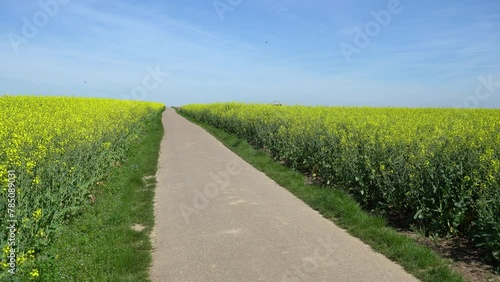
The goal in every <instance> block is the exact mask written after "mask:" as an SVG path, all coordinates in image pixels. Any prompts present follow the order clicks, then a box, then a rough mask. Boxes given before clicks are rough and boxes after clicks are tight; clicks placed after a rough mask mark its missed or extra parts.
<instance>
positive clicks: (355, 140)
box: [181, 103, 500, 260]
mask: <svg viewBox="0 0 500 282" xmlns="http://www.w3.org/2000/svg"><path fill="white" fill-rule="evenodd" d="M181 110H182V112H184V113H186V114H188V115H190V116H192V117H194V118H195V119H198V120H201V121H203V122H207V123H209V124H211V125H213V126H215V127H218V128H221V129H224V130H226V131H228V132H231V133H234V134H236V135H238V136H239V137H241V138H244V139H246V140H247V141H249V142H250V143H251V144H253V145H255V146H256V147H258V148H263V149H265V150H266V151H268V152H270V154H271V155H272V156H273V157H274V158H275V159H276V160H280V161H282V162H284V163H285V164H287V165H288V166H290V167H292V168H294V169H296V170H299V171H302V172H304V173H305V174H307V175H309V176H310V177H311V178H313V179H314V180H315V181H317V182H320V183H322V184H324V185H329V186H336V187H345V188H344V189H346V190H347V191H348V192H349V193H350V194H351V195H353V196H354V197H355V198H356V199H357V200H358V201H359V202H360V203H361V204H362V205H363V206H364V207H365V208H367V209H368V210H371V211H375V212H380V213H386V214H389V215H392V216H394V215H397V216H398V217H400V218H402V219H405V220H408V221H410V222H412V223H413V224H417V225H420V226H422V227H424V228H425V229H426V230H427V231H428V232H429V233H441V234H452V235H453V234H462V235H469V236H471V237H472V238H474V240H475V241H476V242H477V243H478V244H479V245H482V246H483V247H485V248H487V249H489V250H490V251H491V254H492V257H494V258H495V259H497V260H500V110H486V109H484V110H479V109H478V110H464V109H407V108H347V107H304V106H292V107H281V106H273V105H245V104H238V103H231V104H212V105H188V106H184V107H182V109H181Z"/></svg>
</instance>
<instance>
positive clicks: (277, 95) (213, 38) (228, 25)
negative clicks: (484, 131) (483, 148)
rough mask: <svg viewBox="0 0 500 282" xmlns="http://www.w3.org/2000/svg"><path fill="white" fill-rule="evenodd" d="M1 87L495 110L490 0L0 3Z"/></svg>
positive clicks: (499, 104) (184, 99)
mask: <svg viewBox="0 0 500 282" xmlns="http://www.w3.org/2000/svg"><path fill="white" fill-rule="evenodd" d="M0 94H10V95H14V94H22V95H67V96H83V97H107V98H116V99H131V100H146V101H156V102H161V103H164V104H166V105H167V106H181V105H186V104H191V103H212V102H227V101H239V102H248V103H273V102H275V101H279V102H280V103H282V104H303V105H329V106H391V107H468V108H475V107H490V108H500V1H498V0H468V1H466V0H441V1H434V0H432V1H431V0H421V1H412V0H399V1H398V0H382V1H378V0H377V1H373V0H352V1H338V0H316V1H299V0H252V1H249V0H215V1H214V0H192V1H186V0H184V1H180V0H171V1H159V0H142V1H135V0H79V1H77V0H41V1H31V0H23V1H20V0H1V1H0Z"/></svg>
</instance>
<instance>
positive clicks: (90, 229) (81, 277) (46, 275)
mask: <svg viewBox="0 0 500 282" xmlns="http://www.w3.org/2000/svg"><path fill="white" fill-rule="evenodd" d="M162 136H163V126H162V123H161V114H159V115H158V117H157V118H155V119H154V121H153V122H151V123H150V124H149V125H148V130H147V132H146V135H145V139H144V140H143V141H142V142H141V143H140V144H138V145H137V146H136V148H133V149H132V150H131V155H130V156H129V158H128V159H127V161H126V162H125V163H122V164H117V165H116V166H115V167H114V168H113V170H112V172H111V173H110V175H109V176H108V177H106V178H105V179H104V180H103V181H101V182H99V183H98V184H97V187H96V189H95V195H94V196H93V197H92V198H91V199H90V202H92V204H90V205H89V206H88V207H87V208H86V209H85V211H84V212H83V213H82V215H81V216H79V217H77V218H75V219H74V220H73V221H72V222H71V223H69V224H68V225H66V226H64V227H62V229H61V230H60V231H59V232H58V234H57V236H56V238H55V240H54V241H53V242H52V244H51V246H50V247H49V249H48V251H47V253H48V254H50V255H47V257H46V259H45V260H44V262H43V263H42V265H41V267H40V268H41V269H40V280H43V281H147V280H148V279H149V278H148V277H149V275H148V270H149V265H150V262H151V247H152V245H151V241H150V237H149V234H150V232H151V230H152V228H153V225H154V207H153V198H154V188H155V184H156V179H155V178H154V177H152V178H149V177H145V176H154V175H155V173H156V170H157V162H158V154H159V148H160V142H161V139H162ZM134 227H135V228H134Z"/></svg>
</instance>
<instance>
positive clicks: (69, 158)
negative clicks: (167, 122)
mask: <svg viewBox="0 0 500 282" xmlns="http://www.w3.org/2000/svg"><path fill="white" fill-rule="evenodd" d="M163 109H164V106H163V105H161V104H157V103H143V102H133V101H120V100H112V99H91V98H68V97H32V96H2V97H0V187H1V188H0V189H1V190H0V192H1V193H2V195H3V196H2V197H0V225H1V228H0V249H2V250H3V252H2V254H0V270H2V272H1V273H0V280H2V277H3V278H6V276H2V275H7V270H8V269H9V265H8V262H9V260H8V257H7V255H8V254H9V253H10V252H11V251H12V249H13V248H14V249H15V250H16V254H17V257H16V268H17V269H16V275H20V277H25V278H31V279H35V278H37V277H39V272H38V270H37V269H36V267H35V266H36V260H37V259H38V257H37V254H38V253H39V252H40V251H41V250H42V249H43V247H44V246H46V245H48V244H49V242H50V239H51V238H52V235H53V234H54V232H55V230H56V229H57V227H58V226H60V225H61V224H63V223H64V220H65V219H67V218H68V217H70V216H71V215H74V214H76V213H78V212H79V211H80V209H81V207H82V205H83V204H84V203H85V202H87V201H88V198H89V196H90V193H91V190H90V189H91V188H93V187H94V186H95V183H96V182H97V181H99V180H100V179H101V178H102V177H103V176H105V175H106V173H108V172H109V170H110V168H111V166H112V164H113V163H115V162H116V161H119V160H123V159H124V158H125V157H126V153H127V150H129V149H131V148H132V147H131V146H133V145H134V144H135V143H137V142H138V141H140V140H141V134H142V132H143V130H144V128H145V124H146V123H147V122H148V121H149V120H151V119H152V118H153V117H154V116H155V115H156V114H157V113H158V112H160V111H162V110H163ZM10 178H13V179H10ZM9 183H14V184H15V185H11V186H12V187H11V186H9ZM11 188H12V189H11ZM14 188H15V189H14ZM12 191H15V192H14V193H11V192H12ZM8 199H14V200H15V201H14V202H10V201H8ZM9 220H10V221H9ZM11 220H15V228H13V230H14V231H15V245H12V246H10V245H9V244H8V237H9V229H6V228H5V227H6V226H9V225H10V224H11V223H10V222H11Z"/></svg>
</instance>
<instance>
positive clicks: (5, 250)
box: [2, 245, 10, 255]
mask: <svg viewBox="0 0 500 282" xmlns="http://www.w3.org/2000/svg"><path fill="white" fill-rule="evenodd" d="M2 252H3V253H4V254H6V255H8V254H9V253H10V246H9V245H5V246H4V247H3V248H2Z"/></svg>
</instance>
